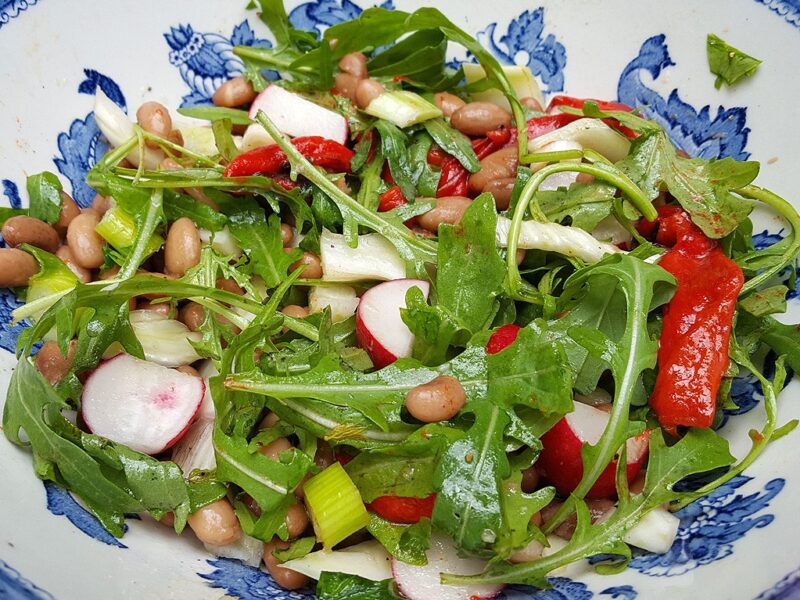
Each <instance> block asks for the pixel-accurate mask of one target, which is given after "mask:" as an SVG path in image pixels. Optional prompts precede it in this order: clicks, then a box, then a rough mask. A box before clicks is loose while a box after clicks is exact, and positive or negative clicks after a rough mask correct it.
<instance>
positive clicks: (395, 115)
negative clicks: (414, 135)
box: [364, 90, 442, 127]
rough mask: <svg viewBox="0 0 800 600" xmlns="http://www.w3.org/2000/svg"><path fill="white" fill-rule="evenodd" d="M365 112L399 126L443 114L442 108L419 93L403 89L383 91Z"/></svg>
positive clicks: (414, 123) (405, 125)
mask: <svg viewBox="0 0 800 600" xmlns="http://www.w3.org/2000/svg"><path fill="white" fill-rule="evenodd" d="M364 112H365V113H367V114H368V115H372V116H373V117H378V118H379V119H384V120H386V121H389V122H390V123H394V124H395V125H397V126H398V127H409V126H410V125H416V124H417V123H422V122H423V121H427V120H429V119H436V118H438V117H441V116H442V111H441V110H439V109H438V108H437V107H436V106H434V105H433V104H431V103H430V102H428V101H427V100H425V98H423V97H422V96H420V95H419V94H415V93H414V92H407V91H402V90H400V91H394V92H383V93H382V94H381V95H380V96H378V97H377V98H375V99H374V100H373V101H372V102H370V103H369V106H367V108H365V109H364Z"/></svg>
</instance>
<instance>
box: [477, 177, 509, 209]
mask: <svg viewBox="0 0 800 600" xmlns="http://www.w3.org/2000/svg"><path fill="white" fill-rule="evenodd" d="M516 182H517V180H516V179H515V178H514V177H501V178H500V179H492V180H491V181H490V182H489V183H487V184H486V186H484V188H483V191H484V192H489V193H490V194H491V195H492V196H494V203H495V206H497V210H505V209H507V208H508V205H509V203H510V202H511V193H512V192H513V191H514V184H515V183H516Z"/></svg>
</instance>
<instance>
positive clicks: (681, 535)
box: [629, 475, 785, 577]
mask: <svg viewBox="0 0 800 600" xmlns="http://www.w3.org/2000/svg"><path fill="white" fill-rule="evenodd" d="M752 479H753V478H752V477H748V476H745V475H739V476H737V477H734V478H733V479H731V480H730V481H729V482H728V483H726V484H724V485H722V486H720V487H719V488H717V489H716V490H714V491H713V492H712V493H711V494H709V495H708V496H705V497H703V498H700V499H699V500H697V501H696V502H693V503H692V504H690V505H689V506H687V507H686V508H684V509H683V510H681V511H680V512H678V513H677V516H678V517H679V518H680V520H681V524H680V527H679V529H678V535H677V538H676V539H675V542H674V543H673V544H672V548H671V549H670V550H669V552H667V553H665V554H645V553H642V554H637V555H636V556H635V558H634V559H633V560H632V561H631V562H630V565H629V568H631V569H635V570H637V571H639V572H641V573H644V574H645V575H652V576H655V577H674V576H675V575H682V574H684V573H688V572H689V571H691V570H693V569H696V568H698V567H700V566H702V565H707V564H710V563H713V562H715V561H718V560H721V559H723V558H725V557H727V556H730V555H731V554H733V545H734V543H735V542H736V541H737V540H739V539H741V538H742V537H744V536H745V534H747V532H748V531H750V530H751V529H753V528H757V529H761V528H763V527H766V526H767V525H769V524H770V523H772V521H773V520H774V518H775V516H774V515H772V514H760V515H756V513H760V512H762V511H763V510H764V509H766V508H767V507H768V506H769V503H770V501H771V500H772V499H773V498H774V497H775V496H777V495H778V494H779V493H780V492H781V490H783V487H784V485H785V481H784V480H783V479H781V478H776V479H772V480H770V481H768V482H767V483H766V485H765V486H764V489H763V491H757V492H755V493H752V494H748V495H744V494H742V493H739V488H741V487H742V486H744V485H745V484H746V483H748V482H749V481H751V480H752Z"/></svg>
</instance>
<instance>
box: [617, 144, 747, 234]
mask: <svg viewBox="0 0 800 600" xmlns="http://www.w3.org/2000/svg"><path fill="white" fill-rule="evenodd" d="M618 166H619V168H620V169H621V170H622V171H623V172H625V173H626V174H627V175H628V176H629V177H630V178H631V179H632V180H633V181H634V182H635V183H636V184H637V185H638V186H639V187H641V188H642V190H643V191H644V192H645V193H646V194H647V195H648V196H649V197H650V198H651V199H655V198H656V197H657V196H658V194H659V193H660V192H661V189H662V187H663V188H666V189H667V191H669V192H670V194H672V195H673V196H674V197H675V199H676V200H677V201H678V202H679V203H680V204H681V206H682V207H683V208H684V209H686V210H687V211H688V212H689V214H690V215H691V217H692V221H693V222H694V223H695V224H696V225H697V226H698V227H700V229H702V230H703V233H705V234H706V235H707V236H709V237H710V238H714V239H718V238H722V237H725V236H726V235H728V234H729V233H731V232H732V231H734V230H735V229H736V228H737V227H738V226H739V225H740V224H741V223H742V222H743V221H744V220H745V219H746V218H747V215H749V214H750V211H751V210H752V205H751V204H750V203H749V202H748V201H746V200H744V199H742V198H741V197H739V196H737V195H734V194H732V193H731V190H732V189H735V188H739V187H742V184H743V183H744V182H748V183H749V181H748V180H750V181H752V178H754V177H755V176H756V174H757V173H758V163H748V162H737V161H734V160H732V159H729V158H726V159H723V160H720V161H715V160H712V161H707V160H703V159H701V158H693V159H688V158H682V157H679V156H677V154H676V153H675V148H674V147H673V146H672V143H671V142H670V141H669V139H668V138H667V134H666V133H665V132H664V131H663V130H652V131H648V132H645V133H644V134H642V135H641V136H639V137H638V138H637V139H636V140H634V142H633V143H632V144H631V150H630V153H629V154H628V156H627V157H626V158H625V159H623V160H622V161H620V162H619V164H618Z"/></svg>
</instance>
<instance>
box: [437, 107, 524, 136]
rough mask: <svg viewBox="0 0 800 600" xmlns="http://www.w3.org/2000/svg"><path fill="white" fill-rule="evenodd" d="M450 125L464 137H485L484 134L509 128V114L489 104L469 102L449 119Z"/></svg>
mask: <svg viewBox="0 0 800 600" xmlns="http://www.w3.org/2000/svg"><path fill="white" fill-rule="evenodd" d="M450 124H451V125H452V126H453V127H455V128H456V129H458V130H459V131H460V132H461V133H463V134H465V135H472V136H478V135H486V132H488V131H492V130H494V129H499V128H500V127H510V126H511V113H510V112H508V111H507V110H503V109H502V108H500V107H499V106H497V105H496V104H492V103H491V102H469V103H467V104H465V105H464V106H462V107H461V108H459V109H457V110H456V111H455V112H454V113H453V114H452V116H451V117H450Z"/></svg>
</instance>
